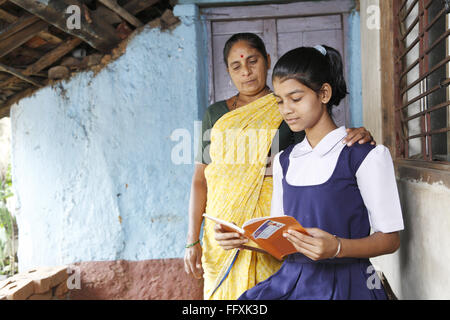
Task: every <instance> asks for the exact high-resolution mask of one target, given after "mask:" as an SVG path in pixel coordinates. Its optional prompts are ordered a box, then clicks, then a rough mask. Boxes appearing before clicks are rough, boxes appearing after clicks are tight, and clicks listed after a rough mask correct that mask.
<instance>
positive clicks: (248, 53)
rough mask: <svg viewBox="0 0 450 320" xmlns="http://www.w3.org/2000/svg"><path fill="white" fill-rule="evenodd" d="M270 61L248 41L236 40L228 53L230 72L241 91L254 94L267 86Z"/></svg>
mask: <svg viewBox="0 0 450 320" xmlns="http://www.w3.org/2000/svg"><path fill="white" fill-rule="evenodd" d="M267 58H268V61H267V62H266V60H265V59H264V57H263V55H262V54H261V53H260V52H259V51H258V50H257V49H255V48H252V47H251V46H249V45H248V43H247V42H246V41H239V42H236V43H235V44H234V45H233V47H231V50H230V52H229V54H228V66H227V69H228V73H229V74H230V77H231V80H232V81H233V83H234V85H235V86H236V88H237V89H238V91H239V93H242V94H246V95H254V94H257V93H259V92H261V90H263V89H264V88H265V86H266V80H267V71H268V69H269V67H270V56H268V57H267Z"/></svg>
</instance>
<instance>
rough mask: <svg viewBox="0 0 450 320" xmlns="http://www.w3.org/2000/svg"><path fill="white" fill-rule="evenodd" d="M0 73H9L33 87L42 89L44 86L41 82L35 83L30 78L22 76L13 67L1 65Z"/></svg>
mask: <svg viewBox="0 0 450 320" xmlns="http://www.w3.org/2000/svg"><path fill="white" fill-rule="evenodd" d="M0 71H3V72H7V73H9V74H12V75H13V76H15V77H16V78H19V79H21V80H23V81H26V82H28V83H31V84H32V85H34V86H36V87H39V88H41V87H42V85H41V84H40V83H39V82H36V81H34V80H33V79H31V78H30V77H28V76H26V75H24V74H22V73H21V72H20V71H19V70H17V69H15V68H12V67H8V66H7V65H4V64H3V63H0Z"/></svg>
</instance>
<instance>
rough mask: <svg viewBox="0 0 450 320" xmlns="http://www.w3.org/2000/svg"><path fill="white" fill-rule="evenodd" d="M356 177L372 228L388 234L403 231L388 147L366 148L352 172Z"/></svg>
mask: <svg viewBox="0 0 450 320" xmlns="http://www.w3.org/2000/svg"><path fill="white" fill-rule="evenodd" d="M356 180H357V183H358V187H359V190H360V192H361V196H362V198H363V201H364V204H365V205H366V207H367V210H368V212H369V220H370V225H371V227H372V229H373V231H374V232H377V231H381V232H383V233H389V232H394V231H399V230H403V228H404V226H403V217H402V210H401V206H400V199H399V195H398V190H397V182H396V180H395V172H394V165H393V163H392V158H391V154H390V152H389V149H388V148H386V147H385V146H383V145H379V146H377V147H375V148H374V149H373V150H372V151H370V152H369V154H368V155H367V156H366V158H365V159H364V161H363V162H362V163H361V165H360V167H359V168H358V171H357V172H356Z"/></svg>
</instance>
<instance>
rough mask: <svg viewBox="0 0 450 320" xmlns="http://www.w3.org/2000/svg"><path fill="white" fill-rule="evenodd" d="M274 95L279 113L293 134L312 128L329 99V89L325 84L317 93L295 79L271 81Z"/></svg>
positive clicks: (325, 110) (325, 109) (321, 114)
mask: <svg viewBox="0 0 450 320" xmlns="http://www.w3.org/2000/svg"><path fill="white" fill-rule="evenodd" d="M273 87H274V93H275V97H276V99H277V102H278V107H279V109H280V113H281V115H282V116H283V118H284V120H285V121H286V123H287V124H288V126H289V128H290V129H291V130H292V131H294V132H299V131H302V130H305V129H309V128H312V127H313V126H314V125H315V124H317V123H318V121H319V120H320V118H321V117H322V116H323V113H324V112H325V113H327V108H326V103H328V101H329V100H330V97H331V87H330V85H329V84H327V83H325V84H324V85H323V86H322V89H321V90H320V91H319V93H317V92H315V91H313V90H312V89H310V88H309V87H307V86H305V85H303V84H301V83H300V82H298V81H297V80H295V79H287V80H280V79H279V78H275V79H274V81H273Z"/></svg>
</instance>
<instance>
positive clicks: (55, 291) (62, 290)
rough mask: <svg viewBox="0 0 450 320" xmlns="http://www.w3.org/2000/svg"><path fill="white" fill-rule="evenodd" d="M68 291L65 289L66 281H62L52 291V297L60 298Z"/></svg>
mask: <svg viewBox="0 0 450 320" xmlns="http://www.w3.org/2000/svg"><path fill="white" fill-rule="evenodd" d="M68 291H69V288H67V281H63V282H61V283H60V284H58V285H57V286H56V287H55V288H54V289H53V295H54V296H62V295H63V294H65V293H67V292H68Z"/></svg>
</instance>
